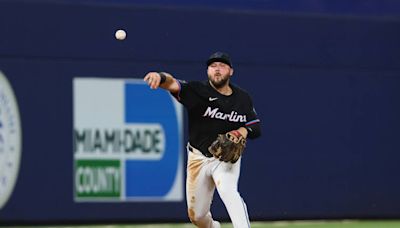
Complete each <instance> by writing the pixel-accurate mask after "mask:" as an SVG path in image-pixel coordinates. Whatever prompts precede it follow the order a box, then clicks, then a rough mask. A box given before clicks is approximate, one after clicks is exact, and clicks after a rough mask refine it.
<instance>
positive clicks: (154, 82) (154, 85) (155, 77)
mask: <svg viewBox="0 0 400 228" xmlns="http://www.w3.org/2000/svg"><path fill="white" fill-rule="evenodd" d="M143 80H144V81H145V82H147V84H148V85H149V86H150V88H151V89H158V87H159V86H160V81H161V76H160V74H159V73H157V72H149V73H147V74H146V76H144V79H143Z"/></svg>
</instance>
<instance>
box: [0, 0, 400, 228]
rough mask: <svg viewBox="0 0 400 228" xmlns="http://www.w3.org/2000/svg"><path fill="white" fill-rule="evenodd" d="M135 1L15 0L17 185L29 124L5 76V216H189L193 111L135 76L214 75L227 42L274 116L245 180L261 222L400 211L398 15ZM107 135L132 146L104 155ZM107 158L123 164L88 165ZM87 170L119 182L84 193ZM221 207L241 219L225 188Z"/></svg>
mask: <svg viewBox="0 0 400 228" xmlns="http://www.w3.org/2000/svg"><path fill="white" fill-rule="evenodd" d="M121 2H122V1H120V2H119V3H118V4H107V3H105V2H101V3H99V4H96V3H95V1H89V2H88V1H86V2H84V3H81V4H78V3H73V1H54V2H53V1H43V2H40V1H37V2H23V1H1V2H0V10H1V13H0V28H1V31H0V34H1V37H0V71H1V72H2V74H3V76H5V77H6V78H7V79H8V80H9V82H10V84H11V86H12V88H13V91H14V93H15V97H16V100H17V104H18V107H19V113H20V125H21V139H22V142H21V148H22V149H21V158H20V164H19V169H17V170H19V172H18V175H17V176H16V177H17V178H16V184H15V187H13V188H12V179H13V175H12V173H11V174H9V173H8V172H11V171H9V170H12V167H13V166H18V162H16V160H12V158H11V157H12V156H14V152H13V153H11V152H10V153H8V152H9V151H8V150H10V151H15V150H16V148H17V147H16V146H15V145H17V144H18V143H16V142H13V143H15V144H11V142H10V139H11V138H12V137H14V136H15V134H14V133H15V132H16V130H13V129H14V128H13V127H15V126H16V117H15V114H13V112H12V111H10V110H11V109H9V108H8V107H10V106H9V103H10V102H12V101H11V100H10V99H9V97H10V96H9V95H7V94H5V95H4V94H3V93H4V91H5V89H4V88H6V87H5V86H4V85H1V86H2V87H1V88H2V89H3V90H2V91H1V92H2V96H0V98H1V99H0V101H1V102H0V104H1V105H3V106H0V107H1V109H0V117H1V118H0V136H1V138H0V143H1V144H0V145H1V147H0V149H1V150H0V159H1V160H0V165H1V166H0V167H1V169H0V171H1V173H0V194H2V195H0V197H2V199H4V201H5V202H4V203H3V206H2V207H1V209H0V224H2V225H3V224H17V223H58V222H65V223H72V222H74V223H76V222H77V223H82V222H145V221H151V222H156V221H185V222H186V221H188V218H187V216H186V204H185V201H184V178H185V174H184V170H185V167H184V165H185V159H186V155H185V152H184V151H185V148H184V145H185V140H186V139H187V134H186V132H187V125H186V123H187V121H186V114H183V115H182V111H181V110H180V108H179V107H177V106H176V104H175V103H174V102H173V101H172V100H170V97H169V96H168V94H166V93H157V95H154V97H156V98H154V97H153V94H152V93H149V90H146V89H144V87H142V86H141V84H140V82H138V81H136V80H126V79H134V78H139V79H140V78H142V77H143V76H144V75H145V74H146V72H148V71H153V70H156V71H159V70H163V71H167V72H171V73H172V74H174V75H175V76H176V77H177V78H181V79H185V80H204V79H205V77H206V76H205V70H206V68H205V60H206V59H207V57H208V56H209V55H210V54H211V53H212V52H214V51H217V50H222V51H226V52H228V53H230V54H231V56H232V59H233V64H234V68H235V75H234V77H233V79H232V80H233V81H234V82H235V83H237V84H239V85H240V86H241V87H242V88H244V89H246V90H248V91H249V92H250V94H251V95H252V96H253V100H254V104H255V107H256V109H257V112H258V115H259V117H260V119H261V121H262V130H263V135H262V138H260V139H258V140H255V141H250V142H249V144H248V147H247V150H246V153H245V155H244V157H243V161H242V162H243V164H242V174H241V178H240V186H239V189H240V192H241V194H242V196H243V198H244V199H245V200H246V203H247V206H248V209H249V213H250V217H251V218H252V219H254V220H271V219H320V218H324V219H329V218H399V216H400V206H399V205H400V203H399V202H400V196H399V194H398V193H399V192H400V183H399V182H398V173H399V172H400V168H399V165H398V164H399V161H400V155H399V151H400V144H399V136H400V132H399V129H400V118H399V116H400V105H399V104H400V77H399V73H400V64H399V60H400V45H399V40H400V19H399V17H397V16H396V15H395V14H394V16H393V14H391V16H389V17H384V16H383V17H379V16H368V15H367V14H362V15H338V14H329V13H326V12H324V13H301V12H300V13H287V12H286V13H285V12H277V11H264V10H247V9H246V10H240V8H234V9H229V10H224V9H223V7H218V8H216V9H211V8H207V7H205V8H204V7H203V8H196V7H171V6H168V7H167V6H146V5H143V4H138V5H134V4H127V5H126V4H122V3H121ZM119 28H123V29H125V30H126V31H127V32H128V38H127V39H126V40H125V41H122V42H120V41H116V40H115V38H114V32H115V30H116V29H119ZM138 91H141V92H138ZM7 96H8V97H7ZM4 97H5V98H4ZM6 98H7V99H8V100H7V99H6ZM159 106H160V109H162V111H161V110H160V109H157V107H159ZM166 116H168V118H167V117H166ZM10 129H11V130H10ZM137 129H140V130H137ZM85 132H86V133H85ZM182 132H184V133H182ZM106 134H108V136H109V137H108V138H109V140H111V141H112V142H116V143H117V144H118V142H122V140H123V139H126V140H131V141H128V142H129V146H130V147H129V148H128V149H127V148H126V147H127V144H123V145H122V144H121V145H122V146H121V145H119V144H118V145H117V144H112V143H110V144H107V145H106V147H107V148H106V149H104V151H103V150H102V145H103V144H102V142H101V138H102V136H103V139H104V137H106V136H105V135H106ZM171 134H172V135H174V136H173V139H172V141H171V139H170V138H168V137H167V136H166V135H171ZM135 135H136V136H137V137H136V138H135ZM139 136H140V137H142V138H140V137H139ZM7 137H9V138H7ZM90 137H92V138H90ZM113 137H114V138H113ZM118 137H120V138H118ZM124 137H125V138H124ZM146 137H147V138H146ZM85 138H86V139H89V138H90V139H91V140H92V141H82V140H83V139H85ZM110 138H112V139H110ZM80 139H82V140H81V141H79V140H80ZM117 139H118V140H121V141H118V140H117ZM147 139H149V140H150V139H151V140H152V141H151V140H150V141H146V140H147ZM77 140H78V143H77ZM96 140H99V141H96ZM113 140H114V141H113ZM132 140H137V141H134V142H133V141H132ZM140 140H144V141H140ZM124 142H125V143H126V142H127V141H124ZM149 142H151V143H150V144H151V145H150V144H148V143H149ZM146 143H147V144H146ZM10 145H11V146H10ZM133 145H134V146H133ZM103 146H104V145H103ZM113 146H114V147H113ZM123 146H125V147H123ZM10 148H11V149H10ZM121 148H122V149H121ZM134 148H141V149H138V150H135V149H134ZM130 149H131V150H130ZM85 150H90V151H91V152H93V153H91V154H85ZM113 150H114V152H115V153H114V154H113V153H112V151H113ZM79 151H81V152H82V151H83V152H82V153H83V154H82V155H81V154H79V155H77V154H78V153H80V152H79ZM110 151H111V152H110ZM121 151H125V152H126V151H130V152H132V153H130V154H129V155H126V154H125V155H123V157H121V156H120V155H119V154H118V153H119V152H121ZM138 151H139V152H138ZM160 151H163V152H160ZM10 154H11V155H10ZM105 154H107V155H105ZM166 155H168V156H166ZM85 156H86V157H85ZM96 156H97V157H101V158H100V159H98V160H101V159H104V157H107V156H108V157H107V159H108V160H107V161H110V160H114V161H117V163H115V162H108V163H107V162H105V163H104V162H103V163H101V162H99V161H96V162H92V163H90V164H89V163H85V162H83V163H82V162H78V161H77V160H79V159H83V158H87V159H88V160H93V158H96ZM167 158H168V159H167ZM128 160H129V161H128ZM118 161H121V162H120V163H118ZM13 162H14V163H13ZM78 163H79V164H78ZM81 164H83V165H85V164H86V166H85V167H89V168H88V170H102V171H101V172H103V174H104V172H106V175H103V177H104V178H103V179H102V181H103V182H102V183H103V187H104V186H106V187H104V188H112V191H111V192H109V194H108V193H104V192H103V193H104V194H103V193H99V194H97V195H96V194H87V195H85V193H82V194H78V193H77V192H78V191H80V190H78V186H77V185H78V184H79V183H83V182H84V181H85V180H86V179H85V177H83V176H80V177H81V178H82V179H79V178H78V179H77V176H76V175H77V167H80V165H81ZM99 164H100V165H99ZM101 164H103V167H105V166H107V167H108V169H100V168H101V166H102V165H101ZM104 164H106V165H104ZM90 167H92V169H90ZM96 167H97V168H96ZM99 167H100V168H99ZM104 170H108V171H104ZM115 170H120V173H119V172H117V171H115ZM82 172H83V173H84V171H82ZM88 172H89V171H88ZM99 172H100V171H99ZM116 172H117V173H118V174H116ZM98 175H100V174H98ZM118 175H121V176H118ZM121 178H122V179H121ZM153 178H155V180H157V181H154V179H153ZM110 180H112V182H110ZM10 183H11V184H10ZM77 183H78V184H77ZM109 183H113V184H115V185H107V184H109ZM116 183H118V184H116ZM10 186H11V187H10ZM129 186H130V187H129ZM8 188H10V189H11V190H10V191H11V195H10V197H6V194H5V193H2V191H3V192H5V191H6V189H8ZM81 190H82V191H85V188H84V187H82V189H81ZM92 190H93V189H92ZM88 191H89V190H88ZM5 198H7V199H5ZM0 202H1V201H0ZM212 212H213V215H214V216H215V217H216V218H218V219H220V220H228V215H227V213H226V211H225V208H224V206H223V204H222V202H221V201H220V199H219V198H218V197H217V198H216V199H215V200H214V202H213V209H212Z"/></svg>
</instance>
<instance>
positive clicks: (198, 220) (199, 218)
mask: <svg viewBox="0 0 400 228" xmlns="http://www.w3.org/2000/svg"><path fill="white" fill-rule="evenodd" d="M188 215H189V219H190V221H191V222H192V223H193V224H194V225H196V226H198V225H200V224H202V223H203V220H205V219H206V215H201V214H196V212H195V211H194V210H193V209H191V208H189V209H188Z"/></svg>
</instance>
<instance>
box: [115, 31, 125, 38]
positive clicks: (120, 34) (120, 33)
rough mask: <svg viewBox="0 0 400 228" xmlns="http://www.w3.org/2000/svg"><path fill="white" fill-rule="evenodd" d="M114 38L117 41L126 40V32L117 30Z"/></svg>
mask: <svg viewBox="0 0 400 228" xmlns="http://www.w3.org/2000/svg"><path fill="white" fill-rule="evenodd" d="M115 38H116V39H117V40H125V39H126V32H125V31H124V30H122V29H119V30H117V31H116V32H115Z"/></svg>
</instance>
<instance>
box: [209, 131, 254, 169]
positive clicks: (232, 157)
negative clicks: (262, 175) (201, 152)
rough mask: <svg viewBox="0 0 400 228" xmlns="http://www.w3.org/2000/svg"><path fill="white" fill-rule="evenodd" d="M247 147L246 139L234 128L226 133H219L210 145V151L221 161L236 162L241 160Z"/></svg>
mask: <svg viewBox="0 0 400 228" xmlns="http://www.w3.org/2000/svg"><path fill="white" fill-rule="evenodd" d="M245 147H246V139H245V138H244V137H243V136H242V135H241V134H240V132H239V131H237V130H233V131H230V132H228V133H226V134H219V135H218V137H217V139H216V140H215V141H214V142H213V143H212V144H211V146H209V147H208V151H210V153H211V154H212V155H213V156H214V157H216V158H218V159H219V160H220V161H224V162H231V163H235V162H237V160H239V158H240V156H241V155H242V153H243V150H244V148H245Z"/></svg>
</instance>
